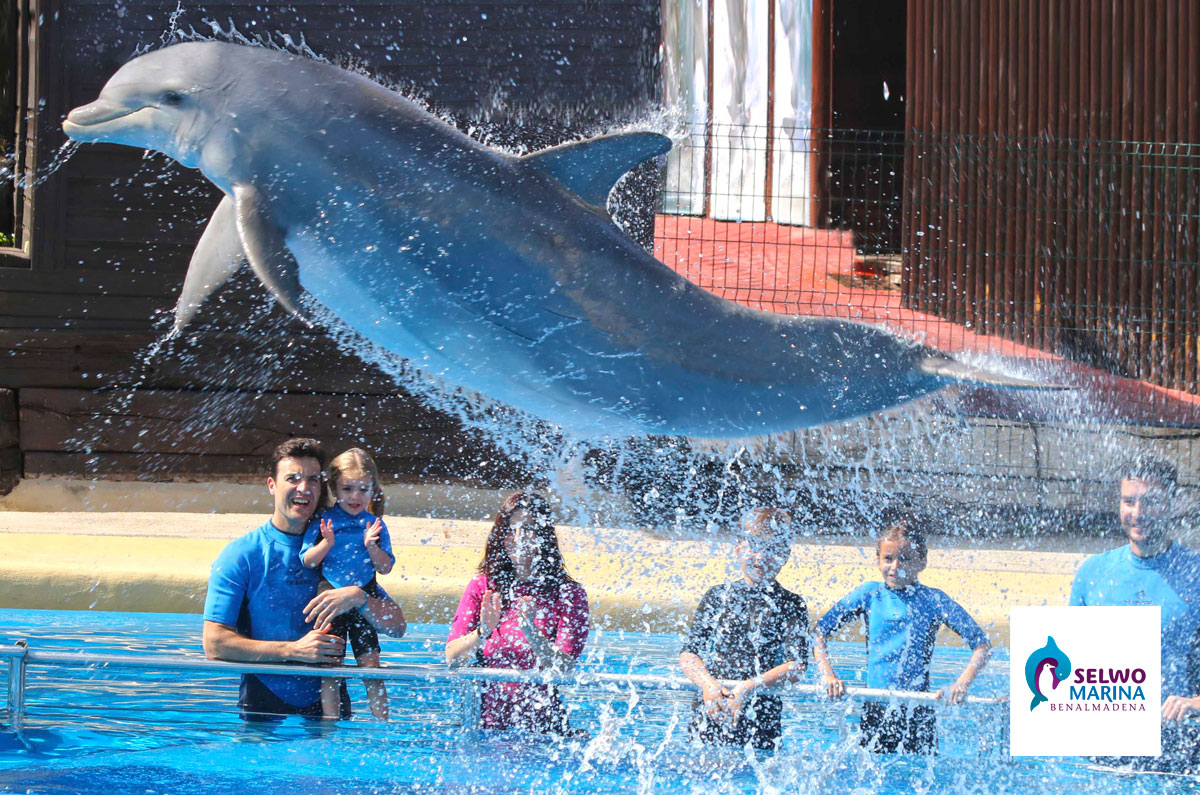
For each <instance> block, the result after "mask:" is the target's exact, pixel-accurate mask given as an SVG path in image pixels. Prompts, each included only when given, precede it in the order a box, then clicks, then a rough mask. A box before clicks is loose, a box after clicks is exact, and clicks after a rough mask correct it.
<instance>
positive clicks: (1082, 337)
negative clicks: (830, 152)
mask: <svg viewBox="0 0 1200 795" xmlns="http://www.w3.org/2000/svg"><path fill="white" fill-rule="evenodd" d="M908 40H909V60H908V81H907V82H908V92H909V94H908V106H907V127H908V145H907V151H906V160H905V170H906V174H905V185H906V190H905V197H904V198H905V202H904V213H905V223H904V228H905V234H906V240H905V258H904V259H905V271H904V274H905V278H904V286H903V289H904V298H905V301H906V303H907V305H908V306H910V307H913V308H916V309H920V310H923V311H927V312H932V313H935V314H938V315H940V316H942V317H944V318H946V319H948V320H951V321H953V322H955V323H965V324H968V325H969V326H971V327H973V328H975V329H978V330H981V331H983V332H985V333H988V334H1000V335H1003V336H1005V337H1008V338H1010V339H1014V340H1017V341H1019V342H1022V343H1025V344H1029V345H1034V346H1037V347H1040V348H1043V349H1048V350H1053V351H1056V352H1059V353H1062V354H1065V355H1067V356H1070V357H1073V358H1076V359H1079V360H1082V361H1085V362H1087V363H1089V364H1092V365H1095V366H1099V367H1102V368H1105V369H1108V370H1110V371H1112V372H1116V373H1119V374H1122V375H1126V376H1130V377H1134V378H1143V379H1148V380H1150V381H1152V382H1154V383H1156V384H1160V385H1162V386H1166V387H1170V388H1174V389H1182V390H1186V391H1189V392H1192V393H1195V392H1197V358H1198V354H1200V352H1198V350H1197V344H1198V342H1200V292H1198V289H1197V287H1198V274H1197V268H1198V261H1200V250H1198V246H1197V240H1198V237H1200V235H1198V233H1200V216H1198V214H1197V210H1198V209H1200V208H1198V207H1197V204H1198V202H1200V197H1198V194H1197V191H1196V190H1195V185H1194V183H1195V181H1196V179H1195V178H1196V175H1197V174H1198V173H1200V172H1198V170H1197V169H1198V168H1200V8H1198V7H1197V5H1196V4H1195V3H1194V2H1192V0H1154V1H1153V2H1145V1H1144V0H1011V2H1010V0H978V1H976V0H970V1H968V0H910V3H909V17H908Z"/></svg>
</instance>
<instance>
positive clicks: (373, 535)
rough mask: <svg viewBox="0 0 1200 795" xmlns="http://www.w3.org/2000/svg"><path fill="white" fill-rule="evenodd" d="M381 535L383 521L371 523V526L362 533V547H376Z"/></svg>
mask: <svg viewBox="0 0 1200 795" xmlns="http://www.w3.org/2000/svg"><path fill="white" fill-rule="evenodd" d="M382 534H383V520H382V519H376V520H375V521H374V522H372V523H371V526H370V527H368V528H367V529H366V530H365V531H364V532H363V546H364V547H374V546H378V545H379V538H380V536H381V535H382Z"/></svg>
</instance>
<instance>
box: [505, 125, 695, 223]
mask: <svg viewBox="0 0 1200 795" xmlns="http://www.w3.org/2000/svg"><path fill="white" fill-rule="evenodd" d="M669 151H671V139H670V138H668V137H667V136H665V135H660V134H658V133H652V132H630V133H616V134H614V135H601V136H599V137H597V138H591V139H588V140H586V141H576V142H572V143H567V144H562V145H561V146H552V147H550V148H549V149H543V150H541V151H540V152H534V153H533V154H529V155H525V156H524V157H522V158H521V162H522V163H524V164H526V165H529V166H532V167H533V168H536V169H539V170H541V171H544V172H545V173H547V174H549V175H550V176H552V177H554V178H555V179H557V180H558V181H559V182H561V183H562V184H563V185H565V186H567V188H568V189H570V190H571V191H572V192H573V193H575V194H576V195H577V196H579V198H581V199H583V200H584V201H585V202H587V203H588V204H591V205H595V206H596V207H601V208H602V207H604V205H605V204H606V203H607V202H608V194H609V192H610V191H612V189H613V186H614V185H616V184H617V180H619V179H620V178H621V177H623V176H625V174H626V172H628V171H629V170H630V169H632V168H634V167H635V166H638V165H641V164H642V163H644V162H646V161H647V160H649V159H650V158H652V157H657V156H658V155H665V154H666V153H667V152H669Z"/></svg>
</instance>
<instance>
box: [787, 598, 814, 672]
mask: <svg viewBox="0 0 1200 795" xmlns="http://www.w3.org/2000/svg"><path fill="white" fill-rule="evenodd" d="M789 613H790V615H789V616H788V623H787V627H786V630H787V634H786V635H785V636H784V644H785V645H784V657H785V658H786V660H787V661H794V662H803V663H805V664H807V663H808V606H807V605H805V604H804V599H802V598H801V597H800V596H799V595H797V596H796V598H795V600H794V601H793V602H792V605H791V609H790V610H789Z"/></svg>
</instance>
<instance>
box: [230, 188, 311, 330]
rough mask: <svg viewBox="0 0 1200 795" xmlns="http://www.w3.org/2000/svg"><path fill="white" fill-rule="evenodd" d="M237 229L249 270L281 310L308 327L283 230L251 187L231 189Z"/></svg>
mask: <svg viewBox="0 0 1200 795" xmlns="http://www.w3.org/2000/svg"><path fill="white" fill-rule="evenodd" d="M233 196H234V199H235V200H236V203H237V230H238V236H239V237H240V238H241V241H242V250H243V251H244V252H245V253H246V259H248V260H249V261H250V267H251V269H252V270H253V271H254V274H255V275H256V276H258V279H259V281H261V282H262V283H263V284H264V285H266V288H267V289H268V290H270V291H271V294H272V295H274V296H275V298H276V300H278V301H279V303H280V304H282V305H283V308H284V309H286V310H287V311H289V312H291V313H292V314H293V315H295V316H296V317H298V318H299V319H300V320H302V321H304V322H305V323H306V324H307V325H310V326H311V325H312V321H311V320H310V319H309V317H308V314H307V313H306V312H305V311H304V310H303V308H302V306H301V299H302V297H303V294H304V291H303V289H302V288H301V287H300V266H299V265H298V264H297V263H296V258H295V257H293V256H292V252H290V251H288V248H287V245H286V243H285V242H284V232H283V229H282V228H280V227H279V225H278V224H276V223H275V222H274V221H272V220H271V219H270V217H269V216H268V215H267V213H266V210H265V208H264V202H263V197H262V194H261V193H259V191H258V190H257V189H256V188H254V187H252V186H237V187H235V188H234V189H233Z"/></svg>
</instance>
